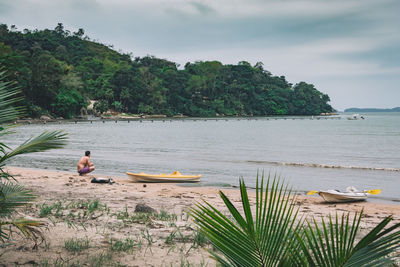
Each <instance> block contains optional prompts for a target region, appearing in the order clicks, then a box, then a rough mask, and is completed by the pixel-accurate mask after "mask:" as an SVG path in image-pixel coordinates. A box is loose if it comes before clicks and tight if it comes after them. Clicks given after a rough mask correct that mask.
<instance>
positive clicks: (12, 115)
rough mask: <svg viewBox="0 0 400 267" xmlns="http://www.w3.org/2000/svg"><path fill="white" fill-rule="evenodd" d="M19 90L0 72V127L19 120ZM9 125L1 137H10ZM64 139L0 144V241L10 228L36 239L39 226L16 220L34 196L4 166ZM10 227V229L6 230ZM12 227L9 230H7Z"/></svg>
mask: <svg viewBox="0 0 400 267" xmlns="http://www.w3.org/2000/svg"><path fill="white" fill-rule="evenodd" d="M20 94H21V92H20V90H19V89H18V88H17V87H15V84H13V83H12V82H7V81H5V71H0V125H4V124H5V123H8V122H10V121H14V120H16V119H18V118H19V117H20V116H21V115H22V114H23V111H24V110H23V108H21V107H18V106H16V104H17V103H19V102H20V101H21V100H22V97H19V95H20ZM8 129H9V126H2V127H0V136H4V135H6V134H11V133H12V132H10V131H8ZM66 141H67V137H66V134H65V133H62V132H61V131H52V132H43V133H42V134H40V135H39V136H37V137H34V138H32V139H29V140H27V141H25V142H24V143H23V144H21V145H20V146H18V147H17V148H15V149H10V148H9V147H8V146H7V145H6V144H4V143H3V142H0V155H1V156H0V241H2V242H4V241H6V240H7V239H9V233H10V229H11V228H16V229H18V230H19V231H20V232H21V233H22V234H24V235H25V236H27V237H33V238H35V237H36V234H38V230H37V229H36V228H37V227H38V226H40V225H41V223H40V222H38V221H35V220H28V219H25V218H23V217H17V215H18V213H17V209H18V208H19V207H23V206H26V205H28V204H29V203H31V202H32V201H34V200H35V198H36V196H35V195H33V194H32V192H31V191H30V190H27V189H25V188H24V187H23V186H21V185H19V184H18V183H17V182H16V180H14V179H13V177H12V176H11V175H10V174H9V173H8V172H6V171H5V170H4V167H5V164H6V163H7V162H8V161H9V160H10V159H12V158H14V157H15V156H18V155H22V154H26V153H33V152H41V151H46V150H49V149H56V148H62V147H63V146H65V144H66ZM6 226H9V227H6ZM10 227H11V228H10Z"/></svg>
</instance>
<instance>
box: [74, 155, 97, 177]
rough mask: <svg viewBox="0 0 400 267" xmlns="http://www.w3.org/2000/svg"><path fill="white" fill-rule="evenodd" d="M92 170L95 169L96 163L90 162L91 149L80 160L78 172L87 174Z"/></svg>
mask: <svg viewBox="0 0 400 267" xmlns="http://www.w3.org/2000/svg"><path fill="white" fill-rule="evenodd" d="M92 171H94V164H93V163H92V162H90V151H86V152H85V156H83V157H82V158H81V159H80V160H79V161H78V173H79V175H85V174H86V173H89V172H92Z"/></svg>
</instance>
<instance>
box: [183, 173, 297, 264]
mask: <svg viewBox="0 0 400 267" xmlns="http://www.w3.org/2000/svg"><path fill="white" fill-rule="evenodd" d="M271 180H272V181H271ZM270 184H271V188H269V185H270ZM268 189H270V190H269V192H268ZM240 193H241V200H242V208H243V215H242V214H241V213H240V212H239V211H238V210H237V209H236V207H235V206H234V205H233V204H232V202H231V201H230V200H229V199H228V197H227V196H226V195H225V194H224V193H223V192H221V191H220V196H221V198H222V200H223V201H224V203H225V205H226V207H227V209H228V211H229V213H230V215H231V216H232V218H229V217H227V216H225V215H224V214H222V213H221V212H220V211H218V210H217V209H215V208H214V207H213V206H212V205H210V204H209V203H207V202H205V204H199V203H198V204H197V205H196V208H193V209H192V211H191V215H192V216H193V217H194V219H195V222H196V224H197V225H198V226H199V227H200V229H201V231H202V232H203V233H204V234H205V235H206V236H208V238H209V239H210V241H211V243H212V244H213V246H214V247H215V248H217V249H218V250H219V251H220V252H221V253H222V255H223V256H224V258H223V257H221V256H219V255H218V254H216V253H213V255H214V258H215V259H216V260H217V261H218V262H219V263H220V264H222V265H223V266H232V265H233V266H279V264H281V263H282V262H283V261H284V259H287V257H288V255H289V248H290V246H289V245H288V243H290V242H295V234H294V230H295V229H296V227H297V226H296V225H295V221H296V220H295V219H296V216H297V211H298V209H296V208H295V206H294V201H295V197H293V196H291V191H290V190H288V189H287V187H284V185H283V183H281V182H280V181H279V178H277V177H274V178H273V179H271V177H270V175H268V179H267V186H266V187H265V188H264V175H262V177H261V181H259V180H258V175H257V188H256V211H255V216H253V212H252V210H251V205H250V201H249V198H248V194H247V189H246V185H245V183H244V181H243V179H240Z"/></svg>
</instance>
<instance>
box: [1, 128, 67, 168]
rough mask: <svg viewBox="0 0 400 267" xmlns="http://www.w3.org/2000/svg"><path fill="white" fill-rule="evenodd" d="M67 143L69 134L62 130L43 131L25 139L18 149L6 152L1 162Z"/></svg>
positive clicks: (60, 146) (59, 146)
mask: <svg viewBox="0 0 400 267" xmlns="http://www.w3.org/2000/svg"><path fill="white" fill-rule="evenodd" d="M66 144H67V134H66V133H63V132H62V131H51V132H43V133H42V134H40V135H39V136H37V137H35V138H32V139H29V140H27V141H25V142H24V143H23V144H21V145H20V146H18V147H17V148H16V149H14V150H13V151H11V152H9V153H5V154H4V155H3V157H1V158H0V164H4V162H5V161H7V160H8V159H10V158H12V157H14V156H17V155H20V154H27V153H33V152H42V151H46V150H49V149H57V148H62V147H64V146H65V145H66Z"/></svg>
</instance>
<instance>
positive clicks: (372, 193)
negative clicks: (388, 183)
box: [364, 189, 382, 195]
mask: <svg viewBox="0 0 400 267" xmlns="http://www.w3.org/2000/svg"><path fill="white" fill-rule="evenodd" d="M364 192H365V193H368V194H371V195H378V194H380V193H381V192H382V190H381V189H371V190H364Z"/></svg>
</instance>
